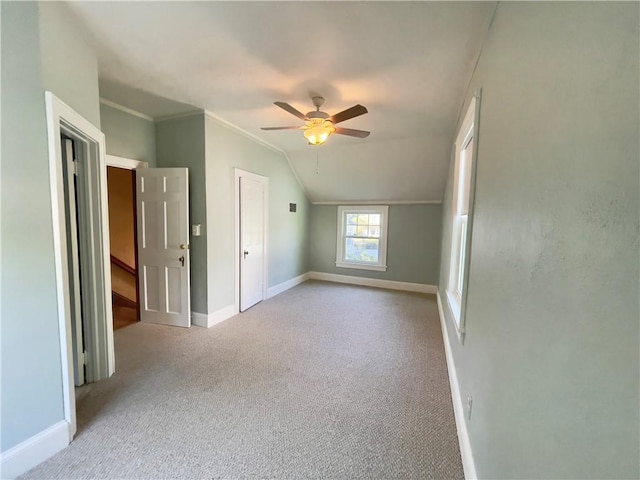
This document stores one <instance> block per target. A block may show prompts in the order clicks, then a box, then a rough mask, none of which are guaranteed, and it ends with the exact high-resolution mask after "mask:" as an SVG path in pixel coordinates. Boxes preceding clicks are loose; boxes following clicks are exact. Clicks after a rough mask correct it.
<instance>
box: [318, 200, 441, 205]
mask: <svg viewBox="0 0 640 480" xmlns="http://www.w3.org/2000/svg"><path fill="white" fill-rule="evenodd" d="M381 204H384V205H442V200H341V201H339V202H334V201H330V202H311V205H381Z"/></svg>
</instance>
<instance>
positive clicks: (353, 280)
mask: <svg viewBox="0 0 640 480" xmlns="http://www.w3.org/2000/svg"><path fill="white" fill-rule="evenodd" d="M309 278H310V279H312V280H324V281H327V282H337V283H348V284H350V285H363V286H365V287H378V288H388V289H391V290H404V291H406V292H419V293H432V294H434V295H435V294H436V293H437V292H438V287H436V286H435V285H427V284H426V283H409V282H396V281H393V280H380V279H377V278H365V277H353V276H350V275H338V274H336V273H324V272H309Z"/></svg>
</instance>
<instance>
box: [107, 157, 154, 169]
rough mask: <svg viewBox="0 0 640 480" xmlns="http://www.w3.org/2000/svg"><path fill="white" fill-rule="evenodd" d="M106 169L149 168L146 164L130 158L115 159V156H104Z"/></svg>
mask: <svg viewBox="0 0 640 480" xmlns="http://www.w3.org/2000/svg"><path fill="white" fill-rule="evenodd" d="M105 157H106V160H107V166H108V167H118V168H124V169H125V170H135V169H136V168H149V163H148V162H143V161H142V160H133V159H131V158H125V157H117V156H115V155H105Z"/></svg>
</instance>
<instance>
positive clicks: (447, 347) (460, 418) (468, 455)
mask: <svg viewBox="0 0 640 480" xmlns="http://www.w3.org/2000/svg"><path fill="white" fill-rule="evenodd" d="M436 295H437V298H438V312H439V314H440V326H441V328H442V340H443V341H444V351H445V355H446V358H447V369H448V370H449V384H450V385H451V400H452V402H453V413H454V415H455V419H456V429H457V430H458V442H460V456H461V457H462V468H463V469H464V478H466V479H467V480H475V479H476V478H478V475H477V473H476V464H475V462H474V461H473V452H472V451H471V442H470V441H469V431H468V430H467V422H466V420H465V414H464V407H463V403H462V396H461V395H460V386H459V385H458V374H457V372H456V366H455V363H454V362H453V354H452V353H451V344H450V343H449V332H448V331H447V322H446V319H445V318H444V311H443V309H442V299H441V298H440V292H437V293H436Z"/></svg>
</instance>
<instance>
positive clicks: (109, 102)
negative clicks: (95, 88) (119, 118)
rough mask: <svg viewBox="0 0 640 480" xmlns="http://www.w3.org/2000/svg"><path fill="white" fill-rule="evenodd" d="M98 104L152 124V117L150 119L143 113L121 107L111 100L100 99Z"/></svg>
mask: <svg viewBox="0 0 640 480" xmlns="http://www.w3.org/2000/svg"><path fill="white" fill-rule="evenodd" d="M100 103H101V104H102V105H106V106H107V107H111V108H115V109H116V110H120V111H122V112H124V113H128V114H129V115H133V116H135V117H139V118H142V119H144V120H147V121H149V122H153V121H154V120H153V117H150V116H149V115H145V114H144V113H140V112H138V111H136V110H133V109H131V108H129V107H125V106H123V105H120V104H119V103H116V102H112V101H111V100H107V99H106V98H103V97H100Z"/></svg>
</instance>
